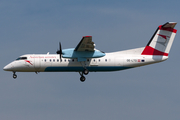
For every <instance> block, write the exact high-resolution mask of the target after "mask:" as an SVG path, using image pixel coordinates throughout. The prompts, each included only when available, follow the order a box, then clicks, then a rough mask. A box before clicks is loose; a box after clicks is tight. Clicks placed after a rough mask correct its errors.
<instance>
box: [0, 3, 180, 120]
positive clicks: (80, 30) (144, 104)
mask: <svg viewBox="0 0 180 120" xmlns="http://www.w3.org/2000/svg"><path fill="white" fill-rule="evenodd" d="M179 4H180V2H179V1H176V0H171V1H166V0H165V1H163V2H162V1H155V0H151V1H141V0H138V1H133V2H132V1H127V0H126V1H117V0H111V1H102V0H99V1H95V0H91V1H90V0H89V1H87V0H76V1H73V0H51V1H48V0H38V1H37V0H36V1H35V0H31V1H23V0H16V1H13V0H6V1H5V0H1V1H0V11H1V12H0V24H1V27H0V33H1V34H0V49H1V50H0V54H1V63H0V66H1V68H2V69H1V72H0V78H1V79H0V96H1V97H0V119H1V120H7V119H18V120H24V119H26V120H32V119H33V120H49V119H53V120H59V119H61V120H70V119H73V120H92V119H93V120H99V119H103V120H109V119H114V120H117V119H126V120H132V119H133V120H144V119H146V120H152V119H163V120H169V119H173V120H179V118H180V115H179V111H180V102H179V101H180V97H179V91H180V88H179V85H180V82H179V59H180V57H179V51H180V48H179V45H180V41H179V39H180V37H179V32H177V35H176V37H175V40H174V44H173V46H172V49H171V51H170V55H169V59H168V60H167V61H165V62H162V63H157V64H153V65H149V66H144V67H139V68H135V69H130V70H125V71H118V72H106V73H103V72H100V73H98V72H96V73H95V72H92V73H90V74H89V75H88V76H86V77H87V79H86V81H85V82H84V83H81V82H80V80H79V77H80V76H79V74H78V73H73V72H72V73H71V72H70V73H65V72H63V73H39V74H37V75H36V74H35V73H17V75H18V78H17V80H13V78H12V73H11V72H5V71H3V67H4V66H5V65H6V64H8V63H9V62H11V61H13V60H14V59H16V58H17V57H19V56H20V55H23V54H29V53H32V54H39V53H42V54H46V53H47V52H50V53H56V50H57V49H58V43H59V41H60V42H61V43H62V47H63V48H72V47H76V45H77V44H78V43H79V41H80V40H81V38H82V36H85V35H92V36H93V41H94V42H95V44H96V48H97V49H99V50H102V51H105V52H113V51H120V50H126V49H131V48H137V47H143V46H145V45H146V44H147V43H148V41H149V39H150V38H151V36H152V35H153V33H154V31H155V30H156V28H157V27H158V26H159V25H161V24H164V23H166V22H168V21H173V22H177V23H178V24H177V26H176V29H177V30H180V29H179V21H180V17H179V11H180V8H179Z"/></svg>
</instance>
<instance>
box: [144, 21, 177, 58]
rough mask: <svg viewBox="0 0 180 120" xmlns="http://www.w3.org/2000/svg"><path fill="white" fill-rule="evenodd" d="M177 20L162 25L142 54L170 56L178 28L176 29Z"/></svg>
mask: <svg viewBox="0 0 180 120" xmlns="http://www.w3.org/2000/svg"><path fill="white" fill-rule="evenodd" d="M176 24H177V23H176V22H167V23H166V24H164V25H160V26H159V27H158V28H157V30H156V32H155V33H154V35H153V36H152V38H151V39H150V41H149V43H148V44H147V45H146V47H145V48H144V50H143V52H142V53H141V55H160V56H168V55H169V51H170V49H171V46H172V43H173V41H174V37H175V35H176V32H177V30H176V29H174V27H175V26H176Z"/></svg>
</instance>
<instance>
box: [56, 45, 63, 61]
mask: <svg viewBox="0 0 180 120" xmlns="http://www.w3.org/2000/svg"><path fill="white" fill-rule="evenodd" d="M56 53H57V54H59V58H60V60H61V58H62V47H61V42H59V50H57V52H56Z"/></svg>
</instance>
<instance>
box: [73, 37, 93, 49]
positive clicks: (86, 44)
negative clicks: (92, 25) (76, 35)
mask: <svg viewBox="0 0 180 120" xmlns="http://www.w3.org/2000/svg"><path fill="white" fill-rule="evenodd" d="M94 47H95V45H94V42H92V36H84V37H83V38H82V39H81V41H80V42H79V44H78V45H77V46H76V48H75V49H74V51H90V52H93V51H94Z"/></svg>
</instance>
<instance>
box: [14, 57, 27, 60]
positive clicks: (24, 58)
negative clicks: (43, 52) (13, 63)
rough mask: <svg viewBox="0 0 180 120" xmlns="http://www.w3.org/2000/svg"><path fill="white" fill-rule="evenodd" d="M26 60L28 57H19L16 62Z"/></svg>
mask: <svg viewBox="0 0 180 120" xmlns="http://www.w3.org/2000/svg"><path fill="white" fill-rule="evenodd" d="M26 59H27V57H19V58H17V59H16V60H26Z"/></svg>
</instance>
